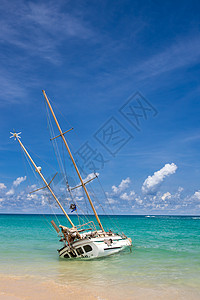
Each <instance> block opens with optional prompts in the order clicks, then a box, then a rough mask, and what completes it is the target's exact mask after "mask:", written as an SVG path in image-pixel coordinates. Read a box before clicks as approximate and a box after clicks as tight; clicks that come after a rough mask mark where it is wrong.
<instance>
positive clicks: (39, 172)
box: [10, 132, 75, 227]
mask: <svg viewBox="0 0 200 300" xmlns="http://www.w3.org/2000/svg"><path fill="white" fill-rule="evenodd" d="M20 133H21V132H20ZM20 133H16V132H14V133H13V132H11V137H10V138H13V137H14V138H15V140H16V139H17V140H18V142H19V144H20V146H21V147H22V149H23V150H24V152H25V153H26V155H27V156H28V158H29V159H30V161H31V163H32V164H33V166H34V167H35V171H36V172H37V173H38V174H39V175H40V177H41V178H42V180H43V181H44V184H45V187H47V188H48V190H49V191H50V193H51V194H52V196H53V197H54V199H55V200H56V202H57V203H58V205H59V207H60V208H61V210H62V211H63V213H64V215H65V216H66V218H67V219H68V221H69V222H70V224H71V225H72V227H75V226H74V224H73V222H72V220H71V219H70V217H69V216H68V214H67V213H66V211H65V210H64V208H63V207H62V205H61V203H60V201H59V200H58V198H57V197H56V195H55V194H54V192H53V191H52V189H51V187H50V184H48V183H47V181H46V179H45V178H44V176H43V175H42V172H41V167H37V166H36V164H35V162H34V161H33V159H32V158H31V156H30V154H29V153H28V151H27V150H26V148H25V147H24V145H23V144H22V142H21V140H20V138H21V137H20Z"/></svg>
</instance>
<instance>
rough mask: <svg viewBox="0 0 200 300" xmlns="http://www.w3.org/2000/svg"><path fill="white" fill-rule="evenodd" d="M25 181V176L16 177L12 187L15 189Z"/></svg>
mask: <svg viewBox="0 0 200 300" xmlns="http://www.w3.org/2000/svg"><path fill="white" fill-rule="evenodd" d="M25 180H26V176H24V177H18V178H17V179H16V180H14V181H13V185H14V186H15V187H17V186H18V185H20V183H22V182H23V181H25Z"/></svg>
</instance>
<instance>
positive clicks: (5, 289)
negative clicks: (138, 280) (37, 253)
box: [0, 275, 200, 300]
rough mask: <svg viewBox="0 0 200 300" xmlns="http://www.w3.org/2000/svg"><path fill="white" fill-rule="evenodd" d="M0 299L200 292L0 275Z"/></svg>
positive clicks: (166, 296) (194, 299) (197, 295)
mask: <svg viewBox="0 0 200 300" xmlns="http://www.w3.org/2000/svg"><path fill="white" fill-rule="evenodd" d="M0 299H2V300H57V299H58V300H64V299H65V300H66V299H69V300H70V299H73V300H78V299H79V300H81V299H83V300H87V299H88V300H93V299H97V300H112V299H113V300H116V299H117V300H118V299H130V300H132V299H135V300H145V299H148V300H182V299H183V300H186V299H190V300H199V299H200V292H199V291H197V290H195V289H184V288H180V287H179V288H177V287H173V286H157V287H152V288H151V287H138V286H135V287H134V286H133V289H132V291H130V290H129V291H128V290H126V288H125V287H124V289H122V288H120V289H119V287H117V286H116V287H113V288H112V289H110V290H108V289H106V290H103V289H102V290H101V291H100V290H98V289H96V288H95V284H94V286H93V287H89V289H87V288H85V289H82V288H81V289H80V288H79V287H74V286H67V285H62V284H59V283H56V282H55V281H53V280H47V279H45V278H39V277H36V276H28V275H27V276H14V275H0Z"/></svg>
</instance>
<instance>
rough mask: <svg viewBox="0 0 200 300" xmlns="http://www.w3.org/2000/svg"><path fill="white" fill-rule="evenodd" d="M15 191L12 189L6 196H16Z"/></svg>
mask: <svg viewBox="0 0 200 300" xmlns="http://www.w3.org/2000/svg"><path fill="white" fill-rule="evenodd" d="M14 193H15V191H14V189H13V188H11V189H10V190H9V191H8V192H7V193H6V196H12V195H14Z"/></svg>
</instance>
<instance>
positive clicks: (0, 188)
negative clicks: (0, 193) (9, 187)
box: [0, 182, 6, 190]
mask: <svg viewBox="0 0 200 300" xmlns="http://www.w3.org/2000/svg"><path fill="white" fill-rule="evenodd" d="M3 189H6V185H5V184H4V183H1V182H0V190H3Z"/></svg>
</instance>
